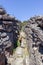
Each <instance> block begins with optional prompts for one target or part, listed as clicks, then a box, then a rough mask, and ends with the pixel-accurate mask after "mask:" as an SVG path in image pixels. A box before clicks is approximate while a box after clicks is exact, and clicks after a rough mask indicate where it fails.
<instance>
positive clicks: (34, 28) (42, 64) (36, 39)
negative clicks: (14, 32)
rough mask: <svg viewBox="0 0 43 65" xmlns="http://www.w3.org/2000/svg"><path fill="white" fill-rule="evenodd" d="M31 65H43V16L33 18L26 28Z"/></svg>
mask: <svg viewBox="0 0 43 65" xmlns="http://www.w3.org/2000/svg"><path fill="white" fill-rule="evenodd" d="M24 32H25V33H26V35H27V36H26V39H27V47H28V50H29V54H30V56H29V58H30V60H29V61H30V65H43V16H35V17H31V18H30V20H28V23H27V25H26V26H25V28H24Z"/></svg>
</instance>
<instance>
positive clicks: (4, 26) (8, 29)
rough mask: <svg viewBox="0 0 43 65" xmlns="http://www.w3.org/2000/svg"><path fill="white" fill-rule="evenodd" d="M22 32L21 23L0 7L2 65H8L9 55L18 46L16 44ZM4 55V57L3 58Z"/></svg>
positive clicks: (0, 62) (0, 52)
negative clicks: (20, 31) (6, 64)
mask: <svg viewBox="0 0 43 65" xmlns="http://www.w3.org/2000/svg"><path fill="white" fill-rule="evenodd" d="M19 30H20V21H18V20H17V19H15V17H13V16H11V15H9V14H7V13H6V11H5V10H4V8H2V7H0V65H5V63H7V62H6V61H5V60H4V59H5V56H6V58H7V61H8V60H9V59H8V57H9V55H11V54H12V49H13V47H14V46H15V47H16V46H17V45H16V44H15V42H16V41H17V39H18V36H19ZM2 53H3V56H2Z"/></svg>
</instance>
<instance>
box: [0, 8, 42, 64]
mask: <svg viewBox="0 0 43 65" xmlns="http://www.w3.org/2000/svg"><path fill="white" fill-rule="evenodd" d="M21 23H22V22H21V21H19V20H17V19H16V18H15V17H13V16H11V15H10V14H7V12H6V11H5V9H4V8H2V7H0V65H43V16H34V17H31V18H30V19H29V20H28V21H27V23H26V24H24V25H23V26H22V27H21Z"/></svg>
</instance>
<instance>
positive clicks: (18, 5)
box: [0, 0, 43, 21]
mask: <svg viewBox="0 0 43 65" xmlns="http://www.w3.org/2000/svg"><path fill="white" fill-rule="evenodd" d="M0 5H2V6H3V7H4V8H5V10H6V11H7V13H9V14H11V15H13V16H15V17H16V18H17V19H19V20H21V21H24V20H28V19H29V18H30V17H32V16H35V15H43V0H0Z"/></svg>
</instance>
